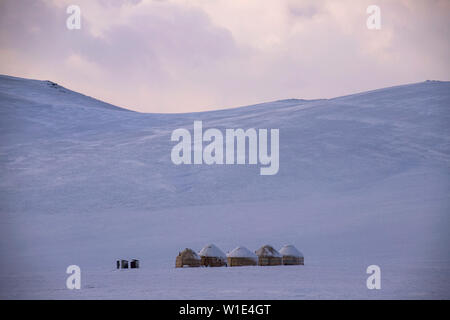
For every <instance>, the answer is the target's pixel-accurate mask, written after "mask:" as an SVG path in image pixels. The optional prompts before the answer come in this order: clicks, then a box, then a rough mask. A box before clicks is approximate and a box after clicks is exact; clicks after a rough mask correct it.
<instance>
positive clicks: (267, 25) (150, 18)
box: [0, 0, 450, 112]
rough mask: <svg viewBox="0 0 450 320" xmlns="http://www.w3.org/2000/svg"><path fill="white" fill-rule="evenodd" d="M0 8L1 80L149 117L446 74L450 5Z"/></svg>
mask: <svg viewBox="0 0 450 320" xmlns="http://www.w3.org/2000/svg"><path fill="white" fill-rule="evenodd" d="M77 3H78V5H79V6H80V7H81V12H82V29H81V30H76V31H74V30H72V31H70V30H67V29H66V27H65V20H66V18H67V17H68V15H67V14H66V12H65V9H66V7H67V6H68V5H70V4H72V1H66V0H58V1H55V0H32V1H26V0H22V1H10V0H6V1H2V2H1V4H0V12H1V13H0V57H1V59H0V72H1V73H7V74H12V75H16V76H24V77H32V78H41V79H51V80H54V81H57V82H59V83H61V84H62V85H65V86H67V87H69V88H71V89H74V90H77V91H81V92H83V93H86V94H89V95H92V96H95V97H97V98H99V99H102V100H106V101H108V102H111V103H114V104H116V105H119V106H123V107H128V108H132V109H134V110H138V111H144V112H188V111H200V110H208V109H214V108H222V107H230V106H239V105H245V104H251V103H256V102H261V101H267V100H273V99H281V98H289V97H299V98H316V97H320V98H324V97H333V96H337V95H341V94H346V93H352V92H357V91H362V90H367V89H373V88H378V87H383V86H389V85H394V84H400V83H405V82H416V81H422V80H425V79H428V78H439V79H447V77H448V74H449V62H448V56H449V43H448V41H447V40H446V37H447V34H448V32H449V31H450V30H449V29H450V23H449V19H448V18H449V17H448V15H449V14H448V13H449V12H450V10H448V9H449V3H450V2H449V1H438V0H434V1H433V0H426V1H425V0H399V1H387V0H380V1H378V3H379V4H378V5H379V6H380V7H381V13H382V29H381V30H380V31H371V30H368V29H367V28H366V19H367V14H366V8H367V6H368V5H369V4H372V3H371V2H370V1H365V0H361V1H357V2H355V1H353V0H352V1H350V0H339V1H335V0H305V1H293V0H292V1H291V0H280V1H266V0H247V1H231V0H216V1H211V0H196V1H190V0H170V1H150V0H140V1H139V0H128V1H126V0H111V1H107V0H100V1H91V0H89V1H86V0H80V1H77Z"/></svg>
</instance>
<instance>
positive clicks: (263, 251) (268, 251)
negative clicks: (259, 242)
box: [255, 245, 281, 257]
mask: <svg viewBox="0 0 450 320" xmlns="http://www.w3.org/2000/svg"><path fill="white" fill-rule="evenodd" d="M255 253H256V255H258V256H263V257H281V254H280V253H279V252H278V251H277V250H275V249H274V248H273V247H272V246H269V245H265V246H262V247H261V248H259V249H258V250H256V252H255Z"/></svg>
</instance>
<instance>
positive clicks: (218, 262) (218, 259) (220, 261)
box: [198, 244, 227, 267]
mask: <svg viewBox="0 0 450 320" xmlns="http://www.w3.org/2000/svg"><path fill="white" fill-rule="evenodd" d="M198 255H199V256H200V259H201V262H200V264H201V265H202V266H205V267H223V266H226V265H227V256H226V255H225V253H223V251H222V250H220V249H219V248H217V247H216V246H215V245H213V244H209V245H207V246H205V247H204V248H203V249H202V250H200V252H199V253H198Z"/></svg>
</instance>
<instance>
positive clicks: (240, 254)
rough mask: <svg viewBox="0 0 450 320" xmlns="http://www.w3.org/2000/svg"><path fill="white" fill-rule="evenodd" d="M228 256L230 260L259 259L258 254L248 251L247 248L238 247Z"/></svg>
mask: <svg viewBox="0 0 450 320" xmlns="http://www.w3.org/2000/svg"><path fill="white" fill-rule="evenodd" d="M227 256H228V257H230V258H254V259H256V258H257V256H256V254H254V253H253V252H251V251H250V250H248V249H247V248H246V247H237V248H235V249H234V250H233V251H231V252H229V253H228V254H227Z"/></svg>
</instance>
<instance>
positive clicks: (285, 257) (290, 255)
mask: <svg viewBox="0 0 450 320" xmlns="http://www.w3.org/2000/svg"><path fill="white" fill-rule="evenodd" d="M280 253H281V256H282V263H283V265H299V264H300V265H304V264H305V258H304V257H303V254H302V253H301V252H300V251H298V250H297V248H296V247H294V246H293V245H286V246H284V247H283V248H281V249H280Z"/></svg>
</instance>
